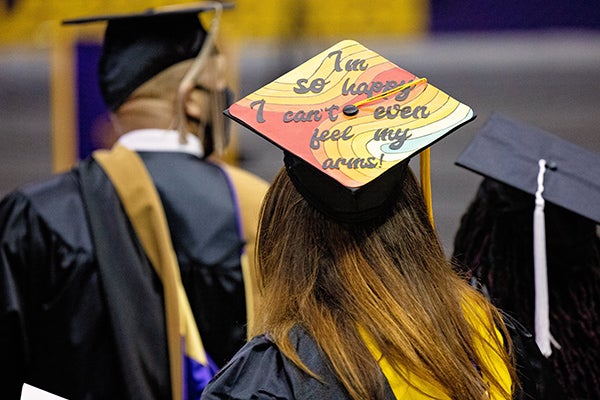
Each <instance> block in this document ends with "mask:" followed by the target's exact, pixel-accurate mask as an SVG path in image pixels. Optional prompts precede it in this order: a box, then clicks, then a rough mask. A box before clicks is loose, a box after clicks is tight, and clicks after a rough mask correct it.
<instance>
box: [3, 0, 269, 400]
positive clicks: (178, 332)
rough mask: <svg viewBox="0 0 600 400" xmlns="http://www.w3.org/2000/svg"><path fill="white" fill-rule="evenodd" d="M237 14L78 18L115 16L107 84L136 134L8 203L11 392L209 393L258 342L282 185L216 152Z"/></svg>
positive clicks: (114, 106)
mask: <svg viewBox="0 0 600 400" xmlns="http://www.w3.org/2000/svg"><path fill="white" fill-rule="evenodd" d="M226 7H228V6H227V5H223V4H221V3H217V2H207V3H201V4H192V5H187V6H181V7H175V6H169V7H164V8H161V9H150V10H146V11H145V12H143V13H141V14H127V15H117V16H99V17H91V18H84V19H79V20H71V21H67V22H68V23H71V24H76V23H88V22H95V21H108V23H107V28H106V33H105V37H104V44H103V51H102V56H101V59H100V65H99V81H100V85H101V89H102V94H103V98H104V100H105V102H106V105H107V107H108V108H109V109H110V111H111V118H112V121H113V123H114V127H115V130H117V131H118V132H119V133H120V134H121V136H120V138H119V140H118V142H117V144H116V145H115V146H114V148H113V149H111V150H100V151H97V152H95V153H94V154H93V156H92V157H90V158H89V159H86V160H83V161H82V162H81V163H79V164H78V165H77V166H76V167H75V168H74V169H73V170H71V171H70V172H67V173H64V174H61V175H57V176H55V177H53V178H51V179H50V180H47V181H44V182H40V183H33V184H30V185H27V186H25V187H22V188H20V189H18V190H15V191H14V192H13V193H11V194H9V195H8V196H7V197H6V198H4V199H3V200H2V203H1V205H0V282H2V283H1V284H0V354H2V362H3V363H4V365H5V366H7V367H8V368H5V371H4V372H3V373H2V374H0V388H1V389H0V392H1V393H2V394H1V395H0V397H2V398H3V399H4V398H6V399H16V398H18V396H19V393H20V391H21V386H22V385H23V384H24V383H27V384H29V385H32V386H34V387H38V388H40V389H43V390H45V391H47V392H50V393H53V394H56V395H58V396H61V397H64V398H67V399H72V400H74V399H174V400H181V399H189V400H191V399H198V398H199V397H200V393H201V391H202V389H203V388H204V386H205V384H206V383H207V382H208V380H209V379H210V378H211V377H212V376H213V375H214V374H215V372H216V371H217V370H218V368H219V367H221V366H222V365H224V364H225V363H226V361H227V360H228V359H229V358H230V357H231V356H233V354H234V353H235V352H236V350H237V349H239V347H241V346H242V345H243V343H244V342H245V339H246V335H247V333H246V329H247V326H249V325H251V322H252V311H253V305H252V300H253V298H252V297H251V294H252V290H250V289H251V288H252V286H253V281H252V275H251V274H250V271H251V269H250V261H251V260H252V259H253V255H252V254H253V243H254V237H255V233H256V228H257V221H258V212H259V206H260V203H261V201H262V198H263V194H264V193H265V191H266V188H267V184H266V183H265V182H264V181H263V180H261V179H259V178H257V177H255V176H254V175H251V174H249V173H247V172H244V171H242V170H240V169H237V168H233V167H230V166H226V165H224V164H223V163H221V162H219V161H216V158H215V157H213V156H218V155H219V154H220V152H222V151H223V149H224V148H225V146H226V144H227V135H226V126H225V124H224V119H225V118H224V116H223V114H222V111H223V109H224V108H225V107H226V102H225V101H226V99H225V92H226V82H225V80H224V65H223V62H224V60H223V56H222V55H220V54H219V52H218V50H217V47H216V46H215V35H216V32H217V27H218V22H219V17H220V15H221V11H222V10H223V8H226ZM202 12H208V13H211V14H212V15H213V19H212V22H211V26H210V29H209V30H208V31H207V30H205V29H204V27H203V26H202V24H201V23H200V20H199V17H198V14H199V13H202ZM246 289H248V290H246Z"/></svg>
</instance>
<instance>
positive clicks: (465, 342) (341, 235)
mask: <svg viewBox="0 0 600 400" xmlns="http://www.w3.org/2000/svg"><path fill="white" fill-rule="evenodd" d="M257 262H258V279H259V285H260V287H261V289H262V291H263V293H262V295H263V296H264V297H263V300H264V303H263V304H262V305H263V306H262V307H261V310H259V313H262V314H259V315H258V321H257V332H255V333H259V332H267V333H268V335H269V337H270V338H271V339H272V340H274V342H275V343H277V345H278V346H279V348H280V349H281V351H282V352H283V353H284V354H285V355H286V356H287V357H288V358H289V359H291V360H292V361H293V362H294V363H296V364H297V365H298V366H299V367H300V368H302V369H304V370H305V371H306V372H308V373H309V374H312V373H311V372H310V371H308V370H307V368H306V367H305V366H304V365H303V363H302V361H301V360H300V358H299V357H298V355H297V353H296V352H295V350H294V348H293V346H292V344H291V343H290V340H289V332H290V330H291V328H292V327H294V326H295V325H300V326H301V327H303V328H304V329H306V331H307V332H308V333H309V334H311V336H312V337H313V338H314V339H315V340H316V342H317V343H318V345H319V347H320V348H321V350H322V351H323V352H324V354H325V355H326V357H327V359H328V360H329V362H330V363H331V365H332V368H333V370H334V371H335V373H336V374H337V375H338V377H339V379H340V381H341V382H342V383H343V385H344V386H345V388H346V389H347V390H348V392H349V393H350V395H351V396H352V397H353V398H355V399H366V398H369V399H376V398H381V397H382V395H383V390H384V387H385V386H384V385H385V378H384V376H383V374H382V373H381V370H380V369H379V367H378V365H377V360H375V358H374V357H373V356H372V355H371V353H370V351H369V350H368V348H367V347H366V345H365V344H364V340H362V337H361V333H359V329H358V327H361V328H362V329H363V332H365V333H366V334H367V335H368V336H369V337H370V338H372V340H373V342H374V344H376V346H377V347H378V348H379V349H380V350H381V351H382V354H383V355H384V356H385V357H386V360H387V361H388V362H389V363H390V364H391V365H392V366H394V367H395V369H396V372H398V373H399V374H401V375H402V374H403V373H402V370H403V369H402V368H406V371H410V373H411V374H414V375H416V376H418V377H420V378H422V379H425V380H429V381H435V382H437V383H438V384H439V385H440V387H441V388H443V389H444V390H445V392H446V394H447V395H448V396H449V397H450V398H453V399H461V400H462V399H464V400H468V399H473V400H481V399H483V398H485V397H484V396H485V393H486V391H487V390H488V387H487V383H486V382H485V381H484V380H483V379H482V375H483V376H484V377H486V379H487V382H488V383H489V384H491V385H494V386H496V387H500V384H499V382H497V381H495V379H494V378H493V376H494V373H492V371H490V370H489V368H488V366H487V365H486V363H485V362H483V361H482V359H481V357H480V354H478V353H477V351H476V350H475V349H474V345H473V342H474V340H478V339H479V340H485V339H482V336H481V335H482V334H481V333H479V332H477V331H476V330H475V329H473V327H472V326H471V325H470V324H469V323H468V322H467V321H466V319H465V316H464V315H463V309H464V307H465V304H467V305H469V304H472V305H473V306H474V307H476V308H477V309H479V310H480V312H479V315H481V314H483V315H484V316H485V319H486V321H485V322H482V324H483V325H484V326H483V329H484V330H487V332H486V333H485V335H486V336H487V335H489V337H492V338H494V339H495V340H497V342H496V343H492V344H491V345H490V348H492V347H493V348H495V349H498V352H499V356H500V357H501V359H502V360H503V361H504V362H505V364H506V365H507V366H508V368H509V372H510V373H511V376H512V377H513V382H514V380H515V378H514V376H515V374H514V370H513V368H512V362H511V357H510V356H509V351H506V350H505V347H503V345H502V344H501V343H500V341H501V339H500V338H499V337H498V335H497V334H496V333H495V332H496V331H495V329H494V326H493V325H492V322H493V323H495V324H496V326H498V327H499V329H500V330H501V332H503V333H504V336H505V337H507V335H506V332H505V330H504V329H505V328H504V324H503V323H502V321H501V317H500V316H499V314H498V312H497V311H496V310H495V309H494V308H493V307H491V306H490V305H489V303H487V301H486V300H485V299H484V298H483V297H482V296H480V295H479V294H478V293H476V292H475V291H474V290H473V289H472V288H471V287H470V286H469V285H468V284H467V283H466V282H465V281H464V280H462V279H461V277H459V276H458V275H456V274H455V273H454V272H453V270H452V267H451V265H450V263H449V262H448V261H447V260H446V259H445V256H444V253H443V250H442V247H441V245H440V243H439V240H438V238H437V236H436V233H435V231H434V230H433V228H432V226H431V224H430V222H429V220H428V216H427V212H426V208H425V204H424V200H423V197H422V194H421V191H420V189H419V186H418V184H417V182H416V180H415V177H414V175H413V174H412V172H411V171H409V173H407V177H406V181H405V183H404V186H403V191H402V193H401V195H400V196H399V198H398V201H397V203H396V205H395V208H394V210H393V212H392V213H391V215H390V216H389V217H387V218H385V219H384V220H383V221H379V222H373V223H369V224H342V223H338V222H336V221H334V220H331V219H329V218H327V217H325V216H324V215H323V214H321V213H319V212H318V211H317V210H315V209H314V208H313V207H311V206H310V205H309V204H308V203H307V202H306V201H305V200H304V199H303V198H302V197H301V196H300V194H299V193H298V192H297V191H296V189H295V188H294V186H293V184H292V183H291V181H290V179H289V177H288V176H287V174H286V172H285V170H282V171H280V173H279V174H278V175H277V177H276V178H275V180H274V182H273V184H272V186H271V188H270V190H269V192H268V193H267V196H266V198H265V202H264V204H263V210H262V218H261V225H260V230H259V237H258V253H257ZM480 329H481V327H480ZM507 341H508V342H509V339H507ZM508 346H510V344H508ZM490 351H491V350H490ZM478 368H479V369H478ZM405 378H407V381H409V380H408V377H406V376H405ZM409 382H410V381H409ZM505 395H506V398H509V397H510V395H509V394H506V393H505Z"/></svg>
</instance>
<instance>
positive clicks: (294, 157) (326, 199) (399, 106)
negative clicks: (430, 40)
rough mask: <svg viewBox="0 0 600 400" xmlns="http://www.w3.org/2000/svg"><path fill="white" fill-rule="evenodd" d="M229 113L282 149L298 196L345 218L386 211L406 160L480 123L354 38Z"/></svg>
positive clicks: (365, 217)
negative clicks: (469, 123) (459, 131)
mask: <svg viewBox="0 0 600 400" xmlns="http://www.w3.org/2000/svg"><path fill="white" fill-rule="evenodd" d="M225 113H226V115H228V116H229V117H231V118H232V119H234V120H236V121H238V122H239V123H241V124H242V125H244V126H246V127H248V128H249V129H251V130H253V131H254V132H256V133H258V134H259V135H261V136H263V137H264V138H266V139H267V140H269V141H271V142H273V143H274V144H275V145H277V146H278V147H280V148H281V149H283V150H284V154H285V156H284V163H285V166H286V169H287V173H288V175H289V176H290V178H291V180H292V182H293V183H294V185H295V187H296V188H297V189H298V191H299V192H300V193H301V194H302V195H303V196H304V197H305V198H306V200H307V201H308V202H309V203H311V204H312V205H313V206H315V207H316V208H317V209H319V210H320V211H321V212H323V213H324V214H326V215H329V216H330V217H332V218H334V219H337V220H340V221H344V222H358V221H366V220H370V219H372V218H374V217H378V216H380V215H382V213H383V212H384V211H386V210H387V209H388V208H389V205H390V204H391V203H392V202H393V201H394V200H395V195H396V194H397V193H398V192H399V191H400V190H401V183H402V179H403V177H404V173H405V171H406V168H407V164H408V160H409V159H410V157H412V156H413V155H415V154H417V153H419V152H421V151H422V150H424V149H427V148H428V147H430V146H431V145H433V144H434V143H435V142H437V141H438V140H440V139H442V138H443V137H445V136H446V135H448V134H449V133H450V132H452V131H454V130H455V129H457V128H458V127H460V126H461V125H463V124H465V123H467V122H469V121H471V120H472V119H473V118H474V114H473V110H471V108H470V107H468V106H466V105H465V104H462V103H460V102H459V101H457V100H455V99H453V98H452V97H450V96H448V95H447V94H446V93H444V92H442V91H441V90H439V89H437V88H436V87H434V86H433V85H431V83H429V82H427V80H426V79H425V78H418V77H416V76H415V75H413V74H412V73H410V72H408V71H406V70H404V69H402V68H400V67H398V66H397V65H395V64H393V63H392V62H390V61H388V60H387V59H385V58H384V57H382V56H381V55H379V54H377V53H375V52H374V51H372V50H369V49H367V48H366V47H364V46H362V45H361V44H359V43H357V42H355V41H352V40H344V41H342V42H340V43H338V44H336V45H334V46H332V47H330V48H329V49H327V50H325V51H323V52H321V53H320V54H318V55H316V56H314V57H313V58H311V59H310V60H308V61H306V62H305V63H303V64H301V65H300V66H298V67H296V68H295V69H293V70H292V71H290V72H288V73H286V74H284V75H283V76H281V77H279V78H277V79H276V80H274V81H273V82H271V83H269V84H267V85H266V86H264V87H262V88H260V89H258V90H257V91H255V92H254V93H251V94H250V95H248V96H246V97H245V98H243V99H241V100H240V101H238V102H236V103H234V104H233V105H232V106H231V107H229V108H228V109H227V110H226V111H225Z"/></svg>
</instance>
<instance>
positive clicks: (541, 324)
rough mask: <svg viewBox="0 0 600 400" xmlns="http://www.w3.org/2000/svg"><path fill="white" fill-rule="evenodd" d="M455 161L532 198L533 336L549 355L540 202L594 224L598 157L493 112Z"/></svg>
mask: <svg viewBox="0 0 600 400" xmlns="http://www.w3.org/2000/svg"><path fill="white" fill-rule="evenodd" d="M456 164H457V165H459V166H461V167H464V168H467V169H469V170H471V171H473V172H475V173H478V174H480V175H483V176H486V177H489V178H492V179H494V180H497V181H500V182H502V183H504V184H506V185H509V186H512V187H514V188H517V189H520V190H522V191H523V192H526V193H529V194H530V195H534V196H535V208H534V230H533V231H534V248H533V249H532V250H533V252H534V280H535V293H536V294H535V303H536V306H535V308H536V315H535V335H536V341H537V343H538V346H539V347H540V350H542V353H543V354H545V355H546V356H549V355H550V354H551V352H552V351H551V346H550V343H551V342H552V337H551V335H550V328H549V315H548V312H549V310H548V285H547V275H546V243H545V221H544V204H545V201H549V202H551V203H553V204H555V205H557V206H560V207H563V208H565V209H567V210H570V211H572V212H574V213H576V214H579V215H581V216H583V217H585V218H588V219H590V220H593V221H595V222H596V223H600V156H599V155H597V154H594V153H592V152H590V151H588V150H586V149H584V148H581V147H579V146H576V145H574V144H572V143H570V142H568V141H566V140H564V139H561V138H559V137H558V136H556V135H554V134H551V133H549V132H546V131H544V130H542V129H539V128H537V127H534V126H531V125H528V124H525V123H523V122H520V121H516V120H513V119H510V118H508V117H506V116H504V115H501V114H499V113H494V114H492V116H491V117H490V119H489V120H488V121H487V122H486V123H485V124H484V126H483V128H482V129H481V131H480V132H479V133H478V134H477V136H476V137H475V138H474V139H473V141H472V142H471V143H470V144H469V145H468V147H467V148H466V149H465V150H464V152H463V153H462V154H461V155H460V156H459V158H458V160H457V161H456Z"/></svg>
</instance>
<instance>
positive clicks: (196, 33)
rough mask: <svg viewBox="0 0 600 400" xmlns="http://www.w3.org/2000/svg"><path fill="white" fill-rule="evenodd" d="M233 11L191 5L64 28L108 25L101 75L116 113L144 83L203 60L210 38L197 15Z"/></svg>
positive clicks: (95, 19)
mask: <svg viewBox="0 0 600 400" xmlns="http://www.w3.org/2000/svg"><path fill="white" fill-rule="evenodd" d="M231 7H232V5H231V4H229V3H226V4H222V3H220V2H204V3H190V4H183V5H172V6H164V7H157V8H150V9H146V10H145V11H143V12H140V13H126V14H115V15H97V16H91V17H85V18H77V19H68V20H65V21H63V24H66V25H72V24H86V23H92V22H108V24H107V26H106V31H105V34H104V43H103V46H102V55H101V57H100V63H99V66H98V75H99V82H100V89H101V92H102V96H103V99H104V102H105V103H106V106H107V107H108V108H109V109H110V110H111V111H115V110H116V109H118V108H119V107H120V106H121V104H123V102H124V101H125V100H126V99H127V98H128V97H129V95H131V93H132V92H133V91H134V90H135V89H137V88H138V87H139V86H140V85H141V84H143V83H144V82H146V81H147V80H149V79H150V78H152V77H153V76H155V75H157V74H158V73H159V72H161V71H163V70H165V69H167V68H168V67H170V66H172V65H175V64H177V63H179V62H181V61H184V60H188V59H192V58H195V57H196V56H197V55H198V53H199V52H200V50H201V49H202V46H203V44H204V41H205V39H206V36H207V32H206V30H205V29H204V27H203V26H202V23H201V22H200V20H199V18H198V14H200V13H202V12H206V11H213V10H215V9H216V8H219V9H220V8H231Z"/></svg>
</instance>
